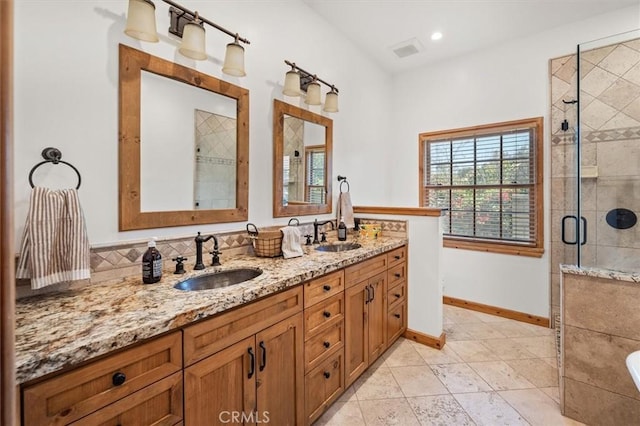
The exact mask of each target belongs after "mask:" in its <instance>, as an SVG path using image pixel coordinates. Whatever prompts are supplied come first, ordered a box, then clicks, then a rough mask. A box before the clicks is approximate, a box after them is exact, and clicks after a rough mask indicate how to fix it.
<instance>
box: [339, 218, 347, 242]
mask: <svg viewBox="0 0 640 426" xmlns="http://www.w3.org/2000/svg"><path fill="white" fill-rule="evenodd" d="M338 241H347V225H345V224H344V216H340V224H339V225H338Z"/></svg>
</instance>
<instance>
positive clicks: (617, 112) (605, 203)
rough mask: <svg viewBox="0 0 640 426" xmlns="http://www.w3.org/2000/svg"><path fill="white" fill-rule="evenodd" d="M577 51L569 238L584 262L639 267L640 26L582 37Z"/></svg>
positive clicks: (629, 268)
mask: <svg viewBox="0 0 640 426" xmlns="http://www.w3.org/2000/svg"><path fill="white" fill-rule="evenodd" d="M576 56H577V80H576V85H577V94H578V103H577V106H578V107H577V108H576V120H577V123H578V125H577V127H576V139H577V144H576V145H575V155H576V162H575V181H574V184H573V185H574V186H575V189H576V195H575V197H574V199H575V202H576V206H575V214H573V215H571V216H573V217H572V218H571V219H567V221H566V222H567V224H568V223H571V227H572V228H573V230H572V232H571V234H573V235H570V233H569V232H568V231H567V233H566V238H567V239H568V242H569V243H573V244H569V245H573V246H574V247H575V255H576V258H575V259H576V264H577V265H579V266H582V267H596V268H605V269H612V270H618V271H626V272H634V271H639V270H640V226H639V225H637V224H636V220H637V216H636V215H638V214H640V30H638V31H632V32H627V33H623V34H618V35H615V36H611V37H607V38H603V39H600V40H595V41H591V42H588V43H581V44H579V45H578V48H577V54H576ZM567 226H569V225H567ZM564 239H565V238H563V240H564Z"/></svg>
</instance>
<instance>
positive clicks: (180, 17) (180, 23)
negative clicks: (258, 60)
mask: <svg viewBox="0 0 640 426" xmlns="http://www.w3.org/2000/svg"><path fill="white" fill-rule="evenodd" d="M162 1H163V2H165V3H167V4H169V5H171V6H173V8H175V9H177V10H175V9H173V8H170V9H169V14H170V16H171V27H170V28H169V32H170V33H172V34H175V35H177V36H178V37H182V28H183V27H184V25H185V24H186V23H187V22H191V21H194V20H195V16H196V12H193V11H191V10H189V9H187V8H185V7H183V6H181V5H179V4H178V3H176V2H174V1H171V0H162ZM178 11H180V12H182V13H179V12H178ZM198 19H200V21H202V22H204V23H206V24H208V25H210V26H212V27H213V28H215V29H217V30H218V31H222V32H223V33H225V34H227V35H230V36H231V37H233V38H234V39H235V40H236V41H241V42H243V43H245V44H251V42H250V41H249V40H247V39H246V38H243V37H240V36H239V35H238V34H237V33H234V32H232V31H229V30H228V29H226V28H224V27H221V26H220V25H218V24H216V23H215V22H212V21H210V20H208V19H207V18H205V17H204V16H202V15H200V14H198ZM185 21H186V22H185ZM325 84H326V83H325Z"/></svg>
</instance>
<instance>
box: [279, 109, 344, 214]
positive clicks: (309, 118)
mask: <svg viewBox="0 0 640 426" xmlns="http://www.w3.org/2000/svg"><path fill="white" fill-rule="evenodd" d="M332 148H333V120H331V119H330V118H327V117H323V116H322V115H319V114H316V113H313V112H311V111H308V110H305V109H302V108H299V107H297V106H295V105H291V104H288V103H286V102H282V101H279V100H277V99H275V100H274V103H273V167H274V170H273V217H285V216H304V215H313V214H323V213H331V211H332V193H331V164H332V161H331V159H332Z"/></svg>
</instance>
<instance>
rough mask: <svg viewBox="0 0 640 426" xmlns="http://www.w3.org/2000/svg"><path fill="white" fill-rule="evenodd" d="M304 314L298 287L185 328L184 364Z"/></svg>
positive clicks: (300, 292)
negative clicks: (296, 314)
mask: <svg viewBox="0 0 640 426" xmlns="http://www.w3.org/2000/svg"><path fill="white" fill-rule="evenodd" d="M301 311H302V287H300V286H298V287H294V288H292V289H291V290H287V291H284V292H282V293H278V294H275V295H273V296H269V297H268V298H266V299H263V300H259V301H257V302H254V303H251V304H249V305H246V306H242V307H240V308H238V309H235V310H233V311H231V312H229V313H224V314H222V315H218V316H216V317H214V318H211V319H208V320H205V321H202V322H200V323H198V324H195V325H192V326H189V327H186V328H185V329H184V363H185V365H191V364H193V363H194V362H196V361H199V360H201V359H203V358H206V357H207V356H209V355H212V354H214V353H216V352H218V351H220V350H222V349H224V348H226V347H228V346H231V345H232V344H234V343H236V342H238V341H240V340H242V339H244V338H246V337H249V336H252V335H254V334H256V333H257V332H259V331H260V330H264V329H265V328H267V327H269V326H271V325H273V324H275V323H277V322H279V321H281V320H283V319H285V318H288V317H290V316H291V315H293V314H295V313H297V312H301Z"/></svg>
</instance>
